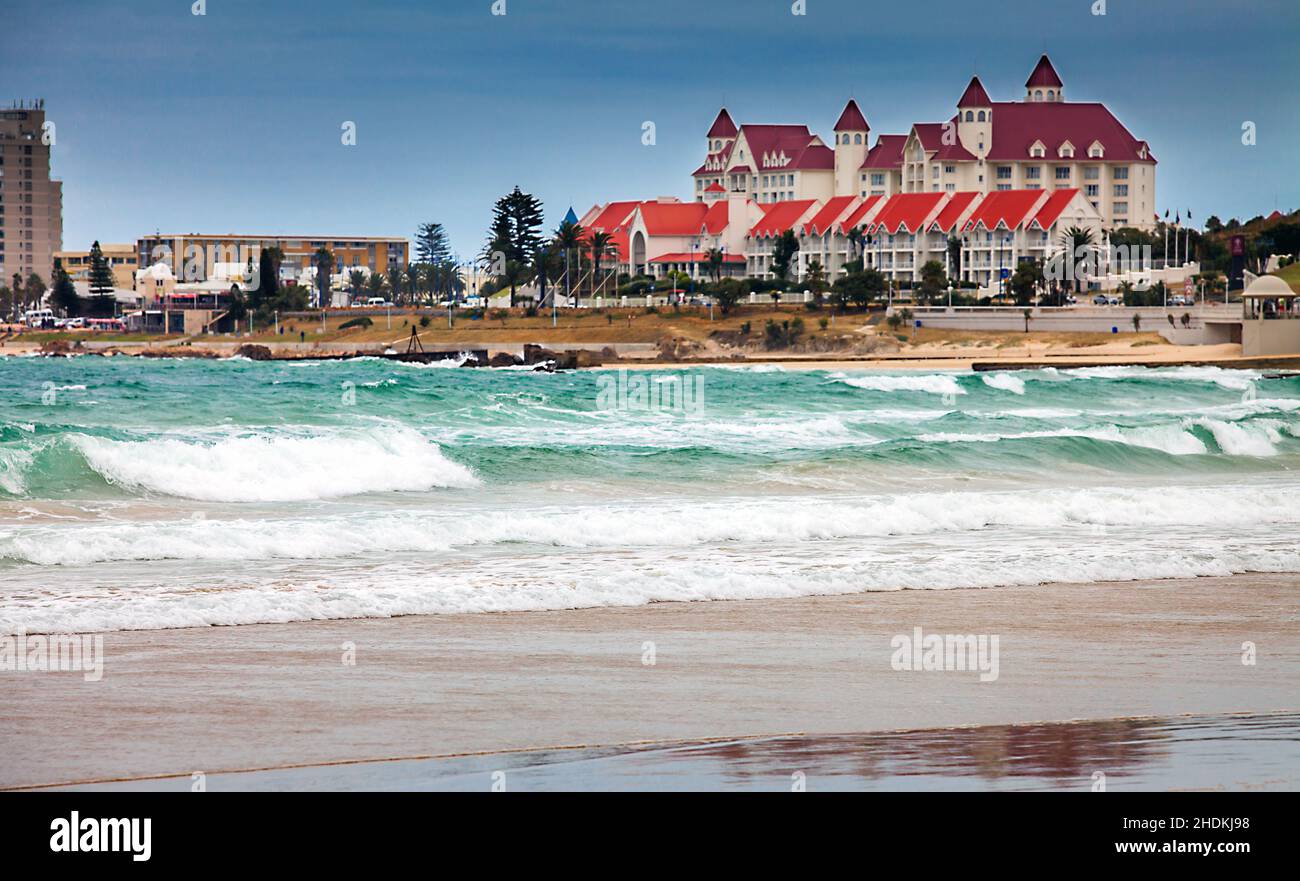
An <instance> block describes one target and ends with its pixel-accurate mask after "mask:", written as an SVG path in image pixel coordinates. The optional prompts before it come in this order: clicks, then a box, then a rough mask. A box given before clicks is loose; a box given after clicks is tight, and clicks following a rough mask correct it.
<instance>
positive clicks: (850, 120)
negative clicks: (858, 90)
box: [832, 98, 871, 132]
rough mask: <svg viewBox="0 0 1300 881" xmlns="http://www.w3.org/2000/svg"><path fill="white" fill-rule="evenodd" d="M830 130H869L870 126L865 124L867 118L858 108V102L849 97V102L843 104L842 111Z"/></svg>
mask: <svg viewBox="0 0 1300 881" xmlns="http://www.w3.org/2000/svg"><path fill="white" fill-rule="evenodd" d="M832 131H837V132H867V131H871V126H869V125H867V118H866V117H865V116H863V115H862V111H861V110H859V109H858V102H857V101H854V100H853V99H852V98H850V99H849V103H848V104H845V105H844V112H843V113H841V114H840V118H839V121H838V122H836V123H835V128H834V129H832Z"/></svg>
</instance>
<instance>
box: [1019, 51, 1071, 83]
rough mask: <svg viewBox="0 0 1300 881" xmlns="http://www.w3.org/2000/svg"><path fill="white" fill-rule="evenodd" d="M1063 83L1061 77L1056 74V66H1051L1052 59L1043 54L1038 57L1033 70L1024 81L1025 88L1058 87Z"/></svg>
mask: <svg viewBox="0 0 1300 881" xmlns="http://www.w3.org/2000/svg"><path fill="white" fill-rule="evenodd" d="M1063 85H1065V84H1064V83H1062V82H1061V78H1060V77H1059V76H1057V75H1056V68H1055V67H1052V60H1051V59H1050V58H1048V57H1047V56H1046V55H1044V56H1043V57H1042V58H1040V59H1038V64H1037V65H1036V66H1035V67H1034V72H1033V73H1031V74H1030V75H1029V79H1028V81H1026V83H1025V88H1026V89H1032V88H1034V87H1036V86H1041V87H1042V88H1044V89H1059V88H1061V86H1063Z"/></svg>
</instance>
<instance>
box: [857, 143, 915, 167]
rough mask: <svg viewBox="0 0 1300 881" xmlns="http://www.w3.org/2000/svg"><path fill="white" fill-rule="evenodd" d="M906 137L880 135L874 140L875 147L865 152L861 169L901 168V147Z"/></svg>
mask: <svg viewBox="0 0 1300 881" xmlns="http://www.w3.org/2000/svg"><path fill="white" fill-rule="evenodd" d="M906 143H907V135H881V136H880V137H879V138H877V139H876V146H874V147H872V148H871V149H870V150H869V151H868V152H867V158H866V159H865V160H864V161H863V163H862V167H863V168H902V167H903V145H904V144H906Z"/></svg>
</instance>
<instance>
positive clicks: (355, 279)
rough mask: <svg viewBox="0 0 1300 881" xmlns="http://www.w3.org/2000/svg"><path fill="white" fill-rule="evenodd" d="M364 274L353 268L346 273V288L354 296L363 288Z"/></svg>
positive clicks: (364, 282) (364, 285)
mask: <svg viewBox="0 0 1300 881" xmlns="http://www.w3.org/2000/svg"><path fill="white" fill-rule="evenodd" d="M365 287H366V274H365V273H364V272H362V271H361V270H360V269H354V270H352V271H351V272H349V273H348V288H349V289H350V290H351V292H352V294H353V295H354V296H355V295H357V294H359V293H361V292H362V291H363V290H365Z"/></svg>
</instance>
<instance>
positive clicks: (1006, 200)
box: [962, 190, 1047, 232]
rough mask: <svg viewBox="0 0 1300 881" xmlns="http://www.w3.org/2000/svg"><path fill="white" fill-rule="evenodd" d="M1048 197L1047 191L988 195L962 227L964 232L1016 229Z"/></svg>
mask: <svg viewBox="0 0 1300 881" xmlns="http://www.w3.org/2000/svg"><path fill="white" fill-rule="evenodd" d="M1045 196H1047V191H1046V190H996V191H994V192H992V193H989V194H987V195H986V196H985V197H984V200H983V201H982V202H980V205H979V207H978V208H976V209H975V213H974V214H972V215H971V216H970V219H969V220H967V221H966V224H965V225H964V226H963V227H962V232H967V231H969V230H972V229H975V228H976V227H977V226H980V225H983V226H984V228H985V229H988V230H993V229H997V227H998V226H999V225H1000V224H1001V225H1005V226H1006V227H1007V229H1016V228H1018V227H1020V226H1021V225H1023V224H1026V223H1028V222H1029V220H1030V216H1029V215H1030V213H1031V212H1032V211H1033V210H1034V208H1035V207H1036V206H1037V205H1038V201H1039V200H1040V199H1042V198H1044V197H1045Z"/></svg>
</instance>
